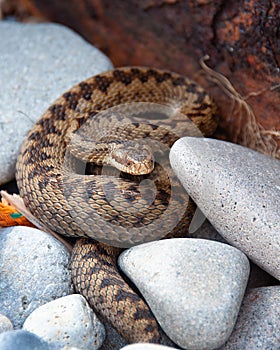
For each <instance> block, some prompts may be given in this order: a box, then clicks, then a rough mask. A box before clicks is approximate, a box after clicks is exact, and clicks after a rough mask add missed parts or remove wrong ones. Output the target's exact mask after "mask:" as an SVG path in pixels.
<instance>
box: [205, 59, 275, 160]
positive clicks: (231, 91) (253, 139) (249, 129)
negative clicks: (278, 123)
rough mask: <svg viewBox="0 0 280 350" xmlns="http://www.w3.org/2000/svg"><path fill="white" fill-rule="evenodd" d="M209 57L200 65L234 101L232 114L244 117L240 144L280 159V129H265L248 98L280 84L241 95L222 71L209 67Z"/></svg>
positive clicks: (238, 134) (239, 132) (234, 140)
mask: <svg viewBox="0 0 280 350" xmlns="http://www.w3.org/2000/svg"><path fill="white" fill-rule="evenodd" d="M208 59H209V56H205V57H203V58H202V59H201V60H200V65H201V67H202V69H203V70H204V72H205V73H206V74H207V77H208V78H210V79H211V80H212V81H214V82H215V83H216V84H217V85H219V86H220V88H221V89H222V90H223V92H224V93H225V94H226V95H227V96H229V97H230V99H231V100H232V101H233V103H232V108H231V115H232V117H234V118H238V119H240V118H242V119H243V120H242V123H240V125H242V128H241V130H238V132H237V133H236V135H237V136H240V137H241V140H240V142H239V143H240V144H242V145H243V146H246V147H249V148H252V149H255V150H257V151H259V152H262V153H265V154H267V155H269V156H271V157H274V158H277V159H280V149H279V147H278V145H277V142H276V141H275V139H274V138H280V131H279V130H265V129H264V128H263V127H262V125H260V124H259V123H258V122H257V120H256V116H255V114H254V111H253V110H252V108H251V106H250V105H249V104H248V103H247V102H246V100H247V99H248V98H249V97H251V96H258V95H260V94H262V93H263V92H265V91H268V90H270V91H272V90H275V89H277V88H279V86H280V85H276V86H273V87H271V88H266V89H263V90H261V91H258V92H251V93H250V94H248V95H247V96H245V97H243V96H241V95H240V94H239V93H238V92H237V91H236V90H235V88H234V87H233V85H232V84H231V82H230V81H229V80H228V79H227V78H226V77H225V76H224V75H223V74H221V73H218V72H215V71H214V70H213V69H211V68H210V67H208V66H207V65H206V63H205V61H206V60H208ZM237 136H235V139H233V142H237Z"/></svg>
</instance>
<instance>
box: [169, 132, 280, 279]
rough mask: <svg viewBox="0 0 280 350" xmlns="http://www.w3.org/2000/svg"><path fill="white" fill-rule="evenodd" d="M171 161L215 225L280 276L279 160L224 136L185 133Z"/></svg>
mask: <svg viewBox="0 0 280 350" xmlns="http://www.w3.org/2000/svg"><path fill="white" fill-rule="evenodd" d="M170 161H171V165H172V167H173V169H174V171H175V173H176V174H177V176H178V178H179V179H180V181H181V182H182V184H183V185H184V187H185V189H186V190H187V192H188V193H189V195H190V196H191V197H192V198H193V199H194V201H195V202H196V204H197V205H198V206H199V207H200V209H201V210H202V212H203V213H204V214H205V216H207V218H208V220H209V221H210V222H211V223H212V225H213V226H214V227H215V228H216V230H217V231H218V232H219V233H220V234H221V235H222V236H223V237H224V238H225V239H226V240H227V241H228V242H229V243H230V244H232V245H234V246H235V247H237V248H238V249H240V250H242V251H243V252H244V253H245V254H246V255H247V256H248V257H249V258H251V259H252V260H253V261H254V262H255V263H256V264H257V265H259V266H260V267H261V268H263V269H264V270H266V271H267V272H268V273H270V274H271V275H273V276H274V277H275V278H278V279H280V220H279V218H280V217H279V207H280V177H279V174H280V162H279V161H278V160H276V159H273V158H270V157H268V156H265V155H263V154H261V153H258V152H256V151H253V150H250V149H248V148H246V147H242V146H239V145H236V144H232V143H229V142H224V141H219V140H214V139H206V138H192V137H184V138H182V139H180V140H178V141H177V142H176V143H175V144H174V145H173V147H172V149H171V152H170Z"/></svg>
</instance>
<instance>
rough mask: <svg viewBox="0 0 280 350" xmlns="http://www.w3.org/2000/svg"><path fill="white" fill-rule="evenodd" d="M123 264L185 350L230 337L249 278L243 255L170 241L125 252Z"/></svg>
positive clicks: (199, 242) (209, 244)
mask: <svg viewBox="0 0 280 350" xmlns="http://www.w3.org/2000/svg"><path fill="white" fill-rule="evenodd" d="M119 265H120V268H121V269H122V271H123V272H124V273H125V274H126V275H127V276H128V277H129V278H130V279H131V280H132V281H133V283H135V285H136V286H137V288H139V290H140V292H141V293H142V295H143V296H144V298H145V300H146V301H147V303H148V304H149V306H150V308H151V310H152V312H153V313H154V315H155V317H156V318H157V320H158V322H159V324H160V325H161V327H162V328H163V330H164V331H165V333H166V334H167V335H168V336H169V337H170V339H172V340H173V341H174V342H175V343H176V344H178V345H179V346H181V347H182V348H184V349H188V350H192V349H208V350H210V349H216V348H217V347H219V346H221V345H222V344H224V343H225V341H226V340H227V339H228V337H229V336H230V334H231V332H232V329H233V326H234V323H235V321H236V318H237V314H238V311H239V307H240V305H241V302H242V298H243V295H244V291H245V288H246V283H247V280H248V276H249V261H248V259H247V258H246V256H245V255H244V254H243V253H242V252H241V251H239V250H237V249H236V248H233V247H231V246H229V245H226V244H223V243H219V242H213V241H209V240H204V239H193V238H176V239H167V240H162V241H157V242H151V243H146V244H142V245H139V246H136V247H133V248H130V249H129V250H126V251H125V252H123V253H122V254H121V256H120V258H119Z"/></svg>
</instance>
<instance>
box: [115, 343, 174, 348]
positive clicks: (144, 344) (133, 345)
mask: <svg viewBox="0 0 280 350" xmlns="http://www.w3.org/2000/svg"><path fill="white" fill-rule="evenodd" d="M170 349H175V348H170V347H169V346H163V345H157V344H147V343H139V344H131V345H127V346H125V347H124V348H121V350H170Z"/></svg>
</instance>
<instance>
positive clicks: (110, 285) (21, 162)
mask: <svg viewBox="0 0 280 350" xmlns="http://www.w3.org/2000/svg"><path fill="white" fill-rule="evenodd" d="M135 102H136V103H137V102H139V103H140V102H141V103H143V102H144V103H147V104H149V103H156V104H159V105H164V106H171V107H172V108H173V109H176V111H179V112H180V113H179V114H180V118H181V116H182V115H183V116H184V118H185V124H186V125H188V124H193V123H194V124H195V125H196V126H197V127H198V128H199V130H201V132H202V134H203V135H206V136H207V135H211V134H212V133H213V131H214V129H215V127H216V125H217V118H216V108H215V105H214V103H213V101H212V100H211V98H210V97H209V96H208V94H207V93H206V92H205V91H204V89H203V88H202V87H200V86H199V85H197V84H196V83H194V82H193V81H191V80H189V79H187V78H185V77H182V76H180V75H178V74H175V73H171V72H168V71H162V70H157V69H150V68H143V67H127V68H117V69H114V70H112V71H109V72H105V73H102V74H99V75H97V76H94V77H92V78H89V79H87V80H85V81H83V82H81V83H79V84H77V85H76V86H74V87H73V88H71V89H70V90H69V91H67V92H66V93H64V94H63V95H62V96H61V97H60V98H59V99H57V100H56V101H55V102H54V103H53V104H52V105H51V106H50V107H49V108H48V110H47V111H46V112H45V113H44V114H43V115H42V117H41V118H40V119H39V120H38V122H37V123H36V124H35V126H34V127H33V129H32V130H31V131H30V132H29V134H28V135H27V137H26V140H25V141H24V143H23V145H22V148H21V152H20V155H19V157H18V161H17V172H16V178H17V183H18V187H19V190H20V194H21V196H22V198H23V200H24V202H25V205H26V206H27V208H28V209H29V210H30V211H31V213H32V214H33V215H34V216H35V217H37V218H38V219H39V220H40V221H42V222H43V223H44V224H45V225H46V226H48V227H50V228H51V229H52V230H54V231H56V232H58V233H60V234H62V235H66V236H73V237H83V238H82V239H80V240H78V241H77V243H76V245H75V247H74V249H73V253H72V258H71V268H72V275H73V281H74V285H75V288H76V290H77V291H79V292H80V293H81V294H83V295H84V296H85V297H86V299H87V300H88V301H89V303H90V305H91V306H92V307H93V308H94V309H95V310H96V311H97V312H98V313H99V314H100V315H101V317H103V318H105V319H107V320H109V321H110V322H111V323H112V324H113V325H114V327H116V328H117V329H118V331H119V332H120V333H121V335H123V336H124V338H125V339H126V340H127V341H128V342H141V341H143V342H155V343H160V342H161V337H162V333H161V330H160V328H159V326H158V324H157V322H156V321H155V319H154V318H153V316H152V314H151V312H150V310H149V308H148V306H147V305H146V304H145V302H144V301H143V299H142V298H141V297H140V296H138V294H137V293H135V291H134V290H133V289H132V288H131V287H130V286H128V284H127V283H126V282H125V281H124V279H123V278H122V276H121V275H120V273H119V271H118V269H117V256H118V255H119V252H120V248H116V247H111V246H110V244H111V243H112V242H113V244H114V245H117V246H119V247H121V246H123V247H126V246H130V245H133V244H138V243H141V239H142V236H143V237H145V240H153V239H155V238H156V239H157V238H161V236H160V237H158V236H156V231H159V225H158V221H156V220H157V219H160V218H161V217H163V216H162V215H163V214H164V213H165V214H166V213H168V215H167V216H165V219H164V220H162V221H160V222H161V226H160V227H161V230H162V231H163V232H164V230H165V231H166V232H168V235H167V236H168V237H173V236H182V235H184V234H185V233H186V230H187V227H188V224H189V222H190V220H191V217H192V213H193V211H194V206H193V203H192V202H191V201H188V199H187V197H186V194H185V193H183V190H182V188H181V187H179V186H180V184H179V183H178V182H176V181H175V182H174V185H173V187H172V188H171V185H170V183H169V177H170V173H167V174H164V172H163V171H162V170H163V169H162V167H163V166H162V165H161V164H156V165H155V169H154V170H153V171H152V172H151V173H148V174H145V175H143V174H142V175H140V177H139V176H136V175H137V174H135V176H134V175H130V176H127V175H126V174H119V173H118V175H120V176H118V177H113V176H111V174H103V173H102V172H101V173H100V172H99V173H98V169H95V170H93V171H92V172H91V173H86V174H85V170H86V169H87V167H88V163H95V165H96V168H98V165H100V164H102V159H105V157H106V154H107V153H108V149H109V148H114V149H116V148H115V145H117V146H118V145H119V144H120V143H121V141H122V140H123V139H128V140H129V142H135V140H136V145H137V142H138V141H137V140H139V142H140V140H141V139H143V138H145V137H148V138H152V139H153V140H156V141H157V142H160V143H163V144H165V145H167V146H168V147H171V146H172V144H173V143H174V142H175V141H176V139H177V138H178V137H177V132H176V133H172V132H166V128H165V126H166V127H167V126H168V125H170V126H171V129H172V130H173V129H174V130H180V128H181V126H180V125H181V124H180V125H179V119H180V118H179V117H177V116H178V114H176V113H175V114H174V115H175V117H174V116H172V115H171V116H169V117H166V116H165V117H164V118H163V119H162V120H161V121H160V122H158V120H154V121H151V122H149V123H143V124H142V123H141V122H140V123H139V120H138V121H137V120H136V119H135V118H134V117H133V116H132V117H131V118H130V117H127V115H126V116H125V117H124V120H125V122H123V121H122V122H121V123H120V124H116V123H117V121H118V116H119V110H118V109H117V110H115V109H114V108H115V106H119V105H122V104H127V105H126V107H125V108H126V109H127V110H128V112H129V111H130V109H131V105H130V103H135ZM111 108H113V109H112V110H113V114H110V115H107V114H106V112H104V113H105V114H102V113H103V112H102V111H106V110H108V109H111ZM141 108H142V107H141ZM99 112H101V114H98V113H99ZM141 113H146V111H145V110H144V112H143V110H141ZM141 113H140V114H141ZM178 118H179V119H178ZM156 119H157V118H156ZM129 120H131V123H130V124H129ZM190 120H191V123H189V121H190ZM112 122H113V124H114V126H113V128H112V130H113V131H111V133H109V136H108V133H107V132H106V129H107V128H108V125H109V123H112ZM182 122H183V123H184V120H180V123H182ZM88 126H91V127H90V129H91V130H90V131H89V130H88V129H89V128H88ZM187 129H188V127H187ZM169 130H170V129H169ZM189 130H190V133H191V134H192V133H193V131H192V127H191V125H190V127H189ZM79 131H80V132H79ZM96 134H98V135H99V136H100V137H99V139H98V140H94V138H95V136H96ZM186 134H188V132H185V131H184V133H183V135H181V136H185V135H186ZM92 138H93V139H92ZM91 139H92V140H91ZM120 140H121V141H120ZM90 142H92V146H91V147H90V144H91V143H90ZM109 144H110V145H112V144H113V145H114V146H113V147H112V146H110V147H109ZM77 145H79V147H78V146H77ZM135 147H136V149H137V147H138V146H133V147H132V148H135ZM89 148H90V149H91V150H90V151H89ZM92 148H94V149H95V148H97V149H98V152H95V150H92ZM106 152H107V153H106ZM96 154H99V155H97V156H96ZM115 154H116V157H118V151H117V152H115ZM144 154H146V153H145V152H144ZM70 156H71V157H72V158H71V157H70ZM70 158H71V159H72V160H69V159H70ZM127 158H129V157H128V156H127ZM136 158H137V157H136ZM142 158H143V156H141V157H139V159H140V161H142ZM73 159H74V161H73ZM100 159H101V160H100ZM80 160H82V171H79V170H77V169H78V168H79V166H80V165H81V163H79V162H80ZM149 163H150V160H149ZM77 164H78V165H79V166H77ZM164 164H165V163H164ZM145 167H146V166H145ZM164 167H165V165H164ZM144 173H145V172H144ZM143 176H144V177H143ZM143 179H145V180H149V181H150V180H151V181H153V182H154V183H155V184H156V191H155V196H154V197H153V200H152V202H151V203H149V204H148V205H147V201H145V200H143V198H142V196H141V189H140V186H141V181H142V180H143ZM174 188H175V189H178V192H177V194H178V195H176V196H175V198H173V197H172V193H171V189H172V190H173V189H174ZM144 192H145V191H144ZM147 192H149V191H147ZM108 198H109V199H110V200H108ZM170 208H171V211H170V212H168V210H169V209H170ZM131 209H133V210H131ZM178 210H179V211H180V212H183V214H182V215H181V216H180V215H179V214H178V212H177V211H178ZM101 219H102V220H101ZM154 222H157V224H154ZM170 227H171V228H172V229H170ZM114 228H116V229H114ZM154 234H155V236H153V235H154ZM150 236H151V237H150ZM96 239H97V240H101V241H102V242H103V243H100V242H96V241H95V240H96Z"/></svg>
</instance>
